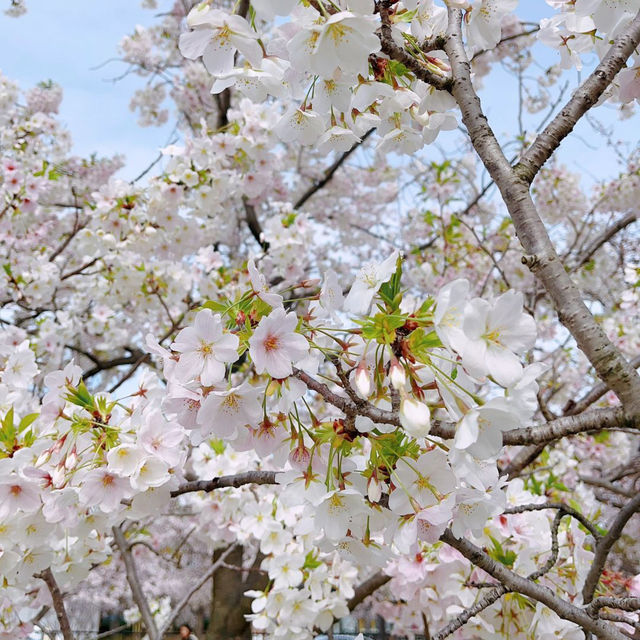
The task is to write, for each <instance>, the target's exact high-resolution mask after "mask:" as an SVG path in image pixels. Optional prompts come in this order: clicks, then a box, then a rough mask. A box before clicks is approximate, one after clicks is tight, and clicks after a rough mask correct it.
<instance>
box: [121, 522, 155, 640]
mask: <svg viewBox="0 0 640 640" xmlns="http://www.w3.org/2000/svg"><path fill="white" fill-rule="evenodd" d="M112 531H113V539H114V540H115V542H116V545H118V548H119V549H120V554H121V555H122V560H123V562H124V567H125V571H126V572H127V582H128V583H129V587H130V588H131V595H132V596H133V600H134V602H135V603H136V604H137V605H138V609H139V611H140V615H141V616H142V622H143V624H144V627H145V629H146V630H147V634H148V635H149V638H150V639H151V640H158V639H159V638H160V637H161V636H160V635H158V628H157V627H156V623H155V620H154V619H153V615H151V609H149V603H148V602H147V598H146V597H145V595H144V593H143V592H142V586H141V584H140V579H139V578H138V571H137V569H136V563H135V561H134V559H133V556H132V555H131V549H130V548H129V544H128V543H127V541H126V539H125V537H124V533H123V532H122V529H121V528H120V527H113V529H112Z"/></svg>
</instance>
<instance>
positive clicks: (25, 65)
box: [0, 0, 170, 178]
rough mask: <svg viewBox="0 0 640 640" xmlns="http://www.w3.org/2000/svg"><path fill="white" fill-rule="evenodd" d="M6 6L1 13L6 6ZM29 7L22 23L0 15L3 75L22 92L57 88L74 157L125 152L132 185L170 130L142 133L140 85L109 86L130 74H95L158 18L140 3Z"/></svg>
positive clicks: (133, 81)
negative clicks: (136, 105)
mask: <svg viewBox="0 0 640 640" xmlns="http://www.w3.org/2000/svg"><path fill="white" fill-rule="evenodd" d="M1 2H2V4H0V8H1V9H2V10H4V8H5V6H6V5H8V0H1ZM160 4H161V5H162V4H165V5H166V4H167V3H166V2H165V3H160ZM27 6H28V8H29V11H28V12H27V14H26V15H24V16H22V17H20V18H9V17H7V16H5V15H4V14H3V13H0V70H2V72H3V73H4V74H5V75H6V76H8V77H9V78H11V79H12V80H15V81H18V82H19V83H20V85H21V86H22V87H23V88H28V87H30V86H33V85H34V84H36V83H38V82H39V81H41V80H49V79H50V80H54V81H55V82H57V83H58V84H60V85H61V86H62V87H63V89H64V99H63V101H62V106H61V110H60V117H61V118H62V120H63V121H64V122H65V123H66V125H67V127H68V128H69V130H70V131H71V134H72V136H73V140H74V143H75V152H76V153H78V154H79V155H89V154H90V153H92V152H94V151H95V152H97V153H98V154H99V155H113V154H114V153H122V152H124V153H125V154H126V157H127V167H126V168H125V169H124V170H123V171H122V172H121V174H122V175H123V177H126V178H129V177H133V176H134V175H136V174H137V173H139V172H140V171H141V170H142V169H143V168H144V167H145V166H146V165H147V164H148V163H149V162H150V161H152V160H153V158H155V156H156V155H157V150H158V148H159V147H162V146H164V145H165V144H166V142H167V138H168V136H169V134H170V127H168V126H165V127H163V128H156V127H153V128H142V127H139V126H138V125H137V123H136V115H135V114H134V113H133V112H131V111H129V100H130V98H131V95H132V94H133V91H134V89H135V88H136V87H138V86H140V84H141V82H142V81H141V79H139V78H137V77H135V76H132V77H127V78H125V79H123V80H120V81H119V82H117V83H115V84H114V83H113V82H111V81H110V79H111V78H114V77H116V76H119V75H120V74H122V73H123V72H124V71H125V70H126V66H125V65H124V64H123V63H122V62H111V63H109V64H107V65H105V66H103V67H101V68H99V69H95V67H96V66H98V65H100V64H102V63H104V62H105V61H107V60H109V59H110V58H114V57H115V56H116V53H117V45H118V42H119V41H120V39H121V38H122V37H123V36H124V35H126V34H127V33H130V32H132V31H133V29H134V28H135V26H136V24H141V25H150V24H152V23H153V22H154V13H155V12H154V11H149V10H143V9H142V8H141V7H140V2H139V1H138V0H101V1H98V0H28V5H27Z"/></svg>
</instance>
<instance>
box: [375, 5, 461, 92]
mask: <svg viewBox="0 0 640 640" xmlns="http://www.w3.org/2000/svg"><path fill="white" fill-rule="evenodd" d="M380 19H381V20H382V24H381V26H380V31H379V33H378V37H379V38H380V45H381V47H382V52H383V53H385V54H386V55H388V56H389V57H390V58H391V59H392V60H396V61H397V62H401V63H402V64H403V65H404V66H405V67H407V69H409V70H410V71H412V72H413V74H414V75H415V76H416V78H418V79H419V80H422V81H423V82H426V83H427V84H430V85H431V86H432V87H435V88H436V89H439V90H440V91H450V90H451V78H447V77H443V76H441V75H438V74H436V73H434V72H433V71H431V70H430V69H429V68H428V67H427V65H426V64H425V63H423V62H420V60H418V59H417V58H414V57H413V56H412V55H410V54H409V53H408V52H407V51H406V49H405V48H404V47H399V46H398V45H397V44H396V43H395V41H394V39H393V34H392V33H391V22H390V20H389V9H388V8H387V7H385V6H384V4H383V3H381V4H380ZM435 46H438V45H435Z"/></svg>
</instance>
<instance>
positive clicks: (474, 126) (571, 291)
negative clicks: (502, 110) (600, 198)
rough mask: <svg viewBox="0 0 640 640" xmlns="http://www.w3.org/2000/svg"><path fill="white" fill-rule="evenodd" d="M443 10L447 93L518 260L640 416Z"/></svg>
mask: <svg viewBox="0 0 640 640" xmlns="http://www.w3.org/2000/svg"><path fill="white" fill-rule="evenodd" d="M448 12H449V27H448V29H447V38H446V42H445V45H444V49H445V52H446V53H447V55H448V57H449V61H450V64H451V69H452V72H453V78H454V80H453V86H452V89H451V92H452V94H453V96H454V98H455V99H456V102H457V103H458V105H459V107H460V111H461V113H462V121H463V123H464V125H465V126H466V127H467V130H468V132H469V137H470V138H471V142H472V144H473V146H474V148H475V150H476V152H477V153H478V155H479V156H480V158H481V160H482V162H483V164H484V166H485V167H486V169H487V171H488V172H489V174H490V176H491V177H492V178H493V180H494V181H495V183H496V185H497V186H498V189H499V190H500V193H501V195H502V198H503V200H504V202H505V204H506V206H507V209H508V210H509V213H510V215H511V218H512V220H513V224H514V227H515V229H516V233H517V234H518V238H519V239H520V243H521V244H522V246H523V248H524V250H525V252H526V253H527V254H528V255H527V256H524V257H523V262H524V264H526V265H527V266H528V267H529V269H530V270H531V271H532V272H533V273H534V274H535V275H536V276H537V277H538V279H539V280H540V281H541V282H542V284H543V285H544V287H545V289H546V291H547V293H548V294H549V296H550V298H551V300H552V301H553V304H554V307H555V309H556V312H557V313H558V318H559V320H560V322H561V323H562V324H563V325H564V326H565V327H566V328H567V329H568V331H569V332H570V333H571V335H572V336H573V337H574V338H575V340H576V342H577V344H578V347H579V348H580V349H581V350H582V352H583V353H584V354H585V356H586V357H587V358H588V360H589V362H590V363H591V364H592V365H593V367H594V369H595V370H596V372H597V373H598V375H599V376H600V378H601V379H602V380H603V381H604V382H606V383H607V384H608V385H609V387H610V388H611V389H613V391H615V393H616V394H617V395H618V397H619V398H620V400H621V402H622V404H623V405H624V407H625V409H626V410H627V411H628V413H629V414H630V415H640V377H639V376H638V374H637V373H636V371H635V369H634V368H633V367H631V366H630V365H629V363H628V362H627V361H626V360H625V359H624V357H623V356H622V354H621V353H620V351H619V350H618V349H617V348H616V347H615V346H614V345H613V344H612V343H611V342H610V341H609V339H608V338H607V336H606V334H605V333H604V331H603V330H602V328H601V327H600V325H598V323H597V322H596V321H595V319H594V317H593V316H592V314H591V312H590V311H589V309H588V308H587V307H586V305H585V304H584V301H583V299H582V295H581V293H580V291H579V290H578V288H577V287H576V285H575V283H574V282H573V281H572V280H571V278H570V277H569V275H568V274H567V272H566V271H565V269H564V266H563V264H562V262H561V260H560V258H559V257H558V254H557V253H556V250H555V248H554V247H553V244H552V243H551V240H550V239H549V235H548V233H547V230H546V228H545V226H544V223H543V222H542V220H541V219H540V216H539V215H538V212H537V210H536V208H535V205H534V203H533V200H532V198H531V194H530V192H529V183H528V182H527V180H526V179H524V178H523V177H522V176H521V175H519V173H516V172H515V171H514V170H513V169H512V167H511V165H510V164H509V162H508V161H507V159H506V157H505V156H504V153H503V152H502V149H501V147H500V145H499V143H498V141H497V139H496V137H495V134H494V133H493V131H492V129H491V127H490V126H489V123H488V122H487V118H486V116H485V115H484V113H483V111H482V105H481V103H480V99H479V97H478V95H477V94H476V92H475V90H474V88H473V84H472V82H471V73H470V66H469V60H468V59H467V55H466V52H465V49H464V45H463V42H462V30H461V21H462V12H461V11H460V10H457V9H451V8H449V9H448ZM634 24H635V23H634ZM639 28H640V27H639ZM549 126H551V125H549ZM554 149H555V147H554ZM520 173H521V172H520Z"/></svg>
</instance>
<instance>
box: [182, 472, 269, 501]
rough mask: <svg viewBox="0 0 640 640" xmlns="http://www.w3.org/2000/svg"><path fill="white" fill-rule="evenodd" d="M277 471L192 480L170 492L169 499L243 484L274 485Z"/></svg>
mask: <svg viewBox="0 0 640 640" xmlns="http://www.w3.org/2000/svg"><path fill="white" fill-rule="evenodd" d="M277 473H278V472H277V471H245V472H244V473H238V474H236V475H233V476H220V477H219V478H212V479H211V480H194V481H193V482H186V483H185V484H183V485H180V486H179V487H178V488H177V489H174V490H173V491H172V492H171V497H172V498H175V497H176V496H180V495H182V494H183V493H192V492H194V491H206V492H209V491H214V490H215V489H225V488H228V487H235V488H238V487H242V486H243V485H245V484H276V474H277Z"/></svg>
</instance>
